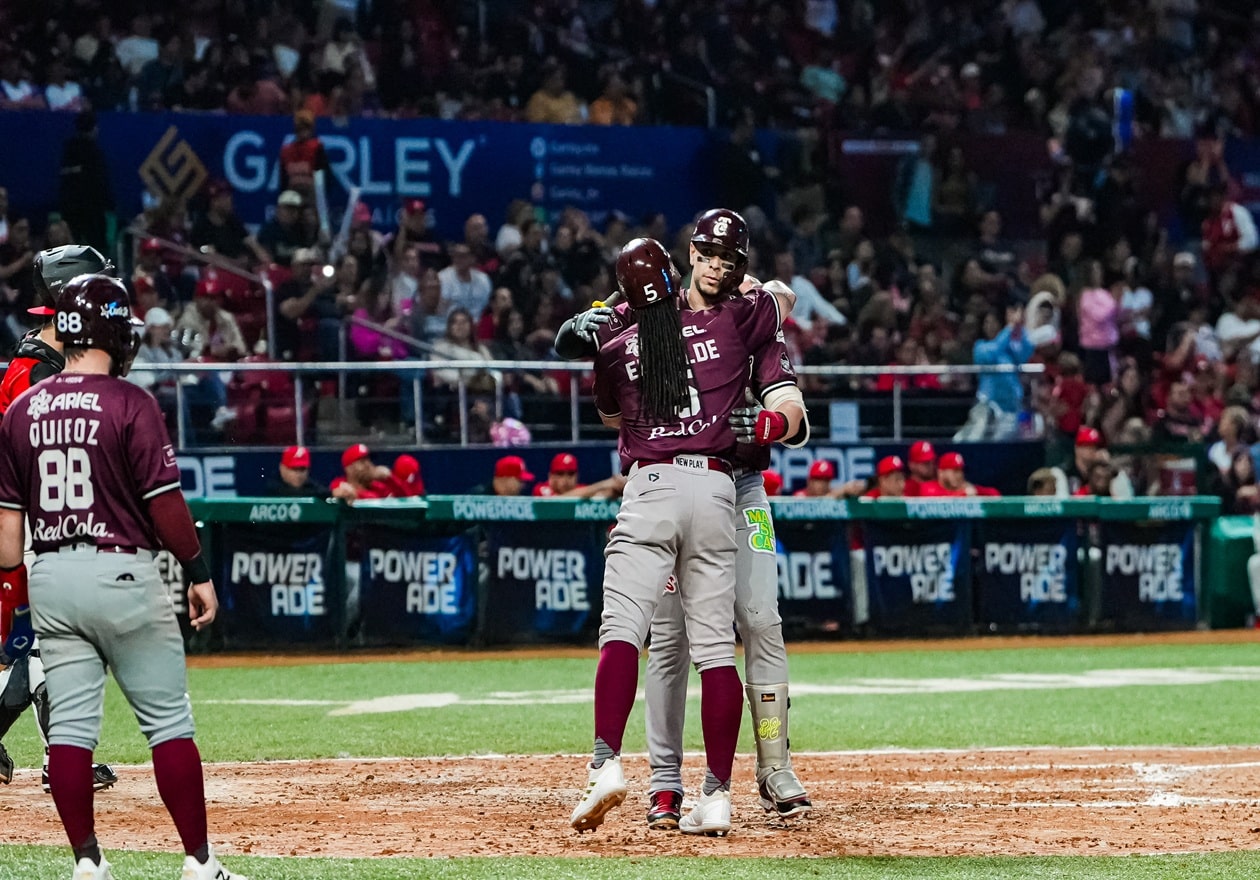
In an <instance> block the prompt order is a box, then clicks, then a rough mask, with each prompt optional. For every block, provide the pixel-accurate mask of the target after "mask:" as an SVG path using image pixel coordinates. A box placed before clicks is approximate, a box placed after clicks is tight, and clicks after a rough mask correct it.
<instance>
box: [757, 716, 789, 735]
mask: <svg viewBox="0 0 1260 880" xmlns="http://www.w3.org/2000/svg"><path fill="white" fill-rule="evenodd" d="M782 729H783V722H781V721H780V720H779V719H778V718H762V719H761V720H760V721H758V722H757V739H760V740H766V741H771V740H776V739H778V738H779V731H780V730H782Z"/></svg>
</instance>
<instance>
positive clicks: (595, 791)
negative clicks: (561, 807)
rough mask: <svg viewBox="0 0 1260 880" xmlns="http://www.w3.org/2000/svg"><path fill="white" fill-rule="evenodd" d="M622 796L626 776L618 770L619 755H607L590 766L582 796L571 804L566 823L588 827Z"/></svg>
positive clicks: (581, 828) (579, 828)
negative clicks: (573, 804)
mask: <svg viewBox="0 0 1260 880" xmlns="http://www.w3.org/2000/svg"><path fill="white" fill-rule="evenodd" d="M625 799H626V777H625V774H624V773H622V772H621V756H620V755H618V756H616V757H614V758H609V759H608V760H607V761H605V762H604V763H603V764H602V765H601V766H599V767H591V772H590V776H589V778H588V779H587V782H586V791H584V792H583V793H582V799H581V800H580V801H578V805H577V806H576V807H574V808H573V815H572V816H571V817H570V818H569V824H570V825H572V826H573V828H574V829H575V830H577V831H591V830H593V829H595V828H598V827H599V826H600V825H601V824H603V822H604V817H605V816H607V815H608V813H609V811H610V810H612V809H613V807H619V806H621V802H622V801H624V800H625Z"/></svg>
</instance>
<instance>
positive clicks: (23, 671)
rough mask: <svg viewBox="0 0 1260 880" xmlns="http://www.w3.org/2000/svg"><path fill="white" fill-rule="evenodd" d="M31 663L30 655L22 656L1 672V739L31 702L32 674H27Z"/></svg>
mask: <svg viewBox="0 0 1260 880" xmlns="http://www.w3.org/2000/svg"><path fill="white" fill-rule="evenodd" d="M29 663H30V657H29V655H28V656H26V657H21V658H19V659H17V660H15V661H14V662H13V664H12V665H11V666H9V667H8V668H7V669H5V670H4V671H3V672H0V739H3V738H4V735H5V734H7V733H8V732H9V728H11V727H13V724H14V722H16V721H17V720H18V719H19V718H21V717H22V713H23V712H25V711H26V707H27V706H29V705H30V704H31V687H30V676H29V675H28V674H27V665H28V664H29Z"/></svg>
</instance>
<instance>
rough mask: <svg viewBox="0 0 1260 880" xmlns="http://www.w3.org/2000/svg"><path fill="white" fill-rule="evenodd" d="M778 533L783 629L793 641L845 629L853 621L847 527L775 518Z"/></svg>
mask: <svg viewBox="0 0 1260 880" xmlns="http://www.w3.org/2000/svg"><path fill="white" fill-rule="evenodd" d="M804 503H808V502H804ZM774 534H775V554H776V555H775V563H776V566H777V569H778V576H779V616H780V617H782V618H783V627H784V629H785V630H786V631H787V632H788V633H790V634H791V635H792V636H795V637H801V636H806V635H819V634H822V633H835V632H837V631H843V630H847V629H848V628H849V626H850V625H851V623H852V617H853V614H852V603H853V598H852V594H851V586H850V585H851V582H852V581H851V578H850V575H849V540H848V524H847V523H846V522H844V521H843V520H831V521H827V520H823V521H818V522H808V521H805V520H794V519H789V518H786V517H782V518H781V517H779V516H777V515H776V517H775V521H774Z"/></svg>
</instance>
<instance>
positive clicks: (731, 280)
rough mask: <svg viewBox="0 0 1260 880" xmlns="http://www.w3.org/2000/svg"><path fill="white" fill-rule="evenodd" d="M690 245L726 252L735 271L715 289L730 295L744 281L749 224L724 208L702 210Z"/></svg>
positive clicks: (746, 265)
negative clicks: (709, 246) (706, 245)
mask: <svg viewBox="0 0 1260 880" xmlns="http://www.w3.org/2000/svg"><path fill="white" fill-rule="evenodd" d="M691 243H692V244H693V245H702V244H708V245H713V246H715V247H720V248H723V249H724V250H726V251H728V252H729V253H730V255H731V262H733V263H734V264H735V268H734V269H733V270H732V271H731V272H730V273H729V274H728V275H727V276H726V277H725V278H723V279H722V282H721V284H720V285H719V288H718V290H719V292H720V293H730V292H731V291H732V290H734V289H735V288H737V287H739V285H740V283H741V282H742V281H743V280H744V270H745V269H747V268H748V223H747V222H746V221H745V220H744V218H743V217H741V216H740V215H739V214H737V213H735V212H734V211H730V210H727V209H726V208H714V209H712V210H711V211H705V212H704V213H703V214H701V215H700V219H698V220H697V221H696V231H695V232H693V233H692V234H691Z"/></svg>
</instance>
